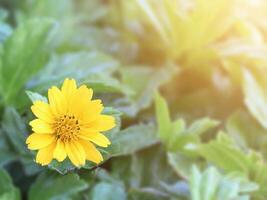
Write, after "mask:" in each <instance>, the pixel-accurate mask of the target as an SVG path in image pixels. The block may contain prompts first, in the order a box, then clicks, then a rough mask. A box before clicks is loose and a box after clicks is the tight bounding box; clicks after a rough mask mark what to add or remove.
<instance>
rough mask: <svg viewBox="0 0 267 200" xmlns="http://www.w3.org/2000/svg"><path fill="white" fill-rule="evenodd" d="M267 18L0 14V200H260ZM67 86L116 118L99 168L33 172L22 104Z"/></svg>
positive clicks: (239, 12)
mask: <svg viewBox="0 0 267 200" xmlns="http://www.w3.org/2000/svg"><path fill="white" fill-rule="evenodd" d="M266 9H267V3H266V2H265V1H257V2H256V1H255V2H254V1H248V0H247V1H246V0H244V1H243V0H234V1H231V0H213V1H208V0H158V1H150V0H128V1H125V0H110V1H104V0H103V1H96V0H95V1H87V0H79V1H74V0H58V1H54V0H25V1H19V0H13V1H9V0H4V1H3V2H1V6H0V167H1V169H0V199H4V200H9V199H11V200H12V199H21V198H22V199H30V200H35V199H36V200H42V199H44V200H56V199H67V200H68V199H77V200H84V199H92V200H96V199H100V200H101V199H104V200H126V199H129V200H151V199H153V200H154V199H155V200H249V199H251V200H252V199H253V200H265V199H266V196H267V187H266V185H267V164H266V159H267V150H266V149H267V148H266V147H267V130H266V128H267V110H266V109H267V95H266V86H267V79H266V73H267V68H266V66H267V59H266V58H267V57H266V55H267V50H266V40H265V38H266V33H267V26H266V23H265V21H264V19H266V17H267V15H266V13H267V12H266ZM65 78H74V79H75V80H76V81H77V84H78V85H82V84H85V85H86V86H88V87H90V88H92V89H93V90H94V95H93V98H94V99H101V100H102V102H103V105H104V106H105V109H104V110H103V114H107V115H112V116H114V117H115V119H116V127H115V128H113V129H112V130H110V131H108V132H105V135H106V136H107V137H108V138H109V140H110V141H111V145H110V146H109V147H108V148H101V147H97V148H98V149H99V150H100V151H101V153H102V155H103V157H104V161H103V162H102V163H99V164H98V165H95V164H94V163H92V162H89V161H88V162H87V163H86V165H85V166H83V167H81V168H77V167H75V166H73V165H72V164H71V162H70V160H69V159H66V160H64V162H58V161H56V160H55V159H54V160H53V161H52V162H51V163H50V164H49V165H48V166H46V167H42V166H40V165H39V164H37V163H36V162H35V157H36V151H30V150H28V149H27V147H26V144H25V140H26V138H27V136H28V135H29V134H31V128H30V126H29V125H28V124H29V121H31V120H32V119H33V113H32V112H31V109H30V107H31V105H32V103H33V102H35V101H37V100H41V101H44V102H47V90H48V89H49V88H50V87H51V86H58V87H59V86H60V85H62V83H63V81H64V79H65ZM160 94H161V95H162V96H161V95H160ZM27 96H28V98H27ZM153 102H154V104H155V109H154V108H153V105H152V104H153ZM78 103H79V102H77V104H78ZM215 119H216V120H215ZM2 168H4V169H2ZM12 182H13V183H14V184H13V183H12ZM14 185H15V186H16V187H14Z"/></svg>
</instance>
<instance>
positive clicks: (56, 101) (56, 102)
mask: <svg viewBox="0 0 267 200" xmlns="http://www.w3.org/2000/svg"><path fill="white" fill-rule="evenodd" d="M48 99H49V104H50V107H51V111H52V113H53V114H54V115H62V114H65V113H66V112H67V105H66V100H65V98H64V96H63V95H62V92H61V91H60V90H59V89H58V88H57V87H52V88H50V89H49V90H48Z"/></svg>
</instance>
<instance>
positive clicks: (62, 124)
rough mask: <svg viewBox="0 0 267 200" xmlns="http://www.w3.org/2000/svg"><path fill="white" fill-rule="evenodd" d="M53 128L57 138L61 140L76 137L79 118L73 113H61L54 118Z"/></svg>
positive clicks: (78, 130)
mask: <svg viewBox="0 0 267 200" xmlns="http://www.w3.org/2000/svg"><path fill="white" fill-rule="evenodd" d="M54 130H55V134H56V137H57V139H60V140H61V141H63V142H67V141H70V140H72V139H77V135H78V134H79V132H80V125H79V120H78V119H77V118H76V117H75V116H74V115H69V114H68V115H67V114H66V115H63V116H61V117H59V118H58V119H57V120H56V122H55V124H54Z"/></svg>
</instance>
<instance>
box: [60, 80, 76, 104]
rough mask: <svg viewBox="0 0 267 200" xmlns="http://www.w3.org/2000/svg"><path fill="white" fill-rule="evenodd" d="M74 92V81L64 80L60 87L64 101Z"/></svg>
mask: <svg viewBox="0 0 267 200" xmlns="http://www.w3.org/2000/svg"><path fill="white" fill-rule="evenodd" d="M76 90H77V86H76V81H75V80H74V79H68V78H66V79H65V81H64V83H63V85H62V87H61V91H62V94H63V95H64V96H65V97H66V99H69V98H70V97H71V96H73V95H74V93H75V92H76Z"/></svg>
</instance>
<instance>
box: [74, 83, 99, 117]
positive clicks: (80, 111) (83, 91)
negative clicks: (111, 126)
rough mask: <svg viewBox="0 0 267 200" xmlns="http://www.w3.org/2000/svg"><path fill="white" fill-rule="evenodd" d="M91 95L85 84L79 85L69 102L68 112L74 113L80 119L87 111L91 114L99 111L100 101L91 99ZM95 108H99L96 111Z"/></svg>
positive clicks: (91, 92) (91, 91)
mask: <svg viewBox="0 0 267 200" xmlns="http://www.w3.org/2000/svg"><path fill="white" fill-rule="evenodd" d="M92 95H93V90H92V89H89V88H87V87H86V86H85V85H82V86H81V87H79V88H78V90H77V92H76V93H75V95H74V96H73V98H72V101H71V103H70V112H71V113H76V114H77V115H78V117H79V118H80V119H82V118H83V116H84V115H86V114H88V113H89V114H91V115H92V114H94V115H95V114H97V113H101V111H102V109H103V108H102V107H103V106H102V104H101V101H91V98H92ZM96 109H99V111H98V112H96Z"/></svg>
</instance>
